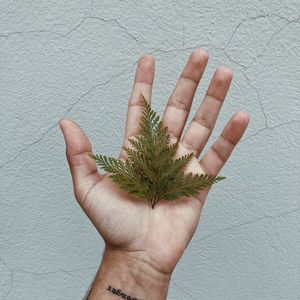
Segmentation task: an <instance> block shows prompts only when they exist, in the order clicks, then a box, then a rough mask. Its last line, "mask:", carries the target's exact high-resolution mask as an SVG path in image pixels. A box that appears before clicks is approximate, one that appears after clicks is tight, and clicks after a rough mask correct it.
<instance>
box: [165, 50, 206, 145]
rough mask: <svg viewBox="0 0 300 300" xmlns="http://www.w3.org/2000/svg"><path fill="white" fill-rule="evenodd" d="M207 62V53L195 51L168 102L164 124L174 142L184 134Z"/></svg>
mask: <svg viewBox="0 0 300 300" xmlns="http://www.w3.org/2000/svg"><path fill="white" fill-rule="evenodd" d="M207 61H208V53H207V52H206V51H204V50H202V49H197V50H195V51H193V53H192V54H191V55H190V57H189V60H188V62H187V64H186V65H185V67H184V69H183V71H182V73H181V75H180V78H179V79H178V81H177V83H176V86H175V89H174V91H173V93H172V95H171V96H170V98H169V100H168V103H167V106H166V109H165V112H164V115H163V119H162V122H163V124H164V125H165V126H167V127H168V130H169V133H170V135H171V137H172V138H173V139H174V141H177V140H178V139H179V138H180V136H181V134H182V131H183V128H184V125H185V122H186V120H187V118H188V115H189V112H190V109H191V105H192V102H193V98H194V95H195V92H196V89H197V87H198V84H199V81H200V79H201V77H202V75H203V73H204V70H205V67H206V64H207Z"/></svg>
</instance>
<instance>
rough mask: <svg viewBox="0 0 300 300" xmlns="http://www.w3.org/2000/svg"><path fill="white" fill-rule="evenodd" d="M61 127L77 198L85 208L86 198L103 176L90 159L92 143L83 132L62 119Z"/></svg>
mask: <svg viewBox="0 0 300 300" xmlns="http://www.w3.org/2000/svg"><path fill="white" fill-rule="evenodd" d="M59 126H60V128H61V130H62V133H63V135H64V138H65V142H66V155H67V160H68V163H69V167H70V171H71V175H72V180H73V188H74V193H75V197H76V199H77V201H78V203H79V204H80V205H81V207H83V208H84V204H85V198H86V196H87V194H88V193H89V191H90V190H91V189H92V187H94V186H95V185H96V184H97V183H98V182H100V181H101V179H102V176H101V175H100V174H99V173H98V171H97V166H96V163H95V161H94V160H93V159H92V158H91V157H89V155H88V153H89V152H92V147H91V143H90V141H89V140H88V138H87V137H86V135H85V134H84V132H83V130H82V129H81V128H80V127H79V126H78V125H77V124H76V123H75V122H73V121H71V120H69V119H62V120H61V121H60V122H59Z"/></svg>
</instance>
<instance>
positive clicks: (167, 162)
mask: <svg viewBox="0 0 300 300" xmlns="http://www.w3.org/2000/svg"><path fill="white" fill-rule="evenodd" d="M141 98H142V102H143V110H142V115H141V118H140V133H139V135H137V136H135V137H134V138H129V139H128V141H129V143H130V145H131V147H125V146H123V150H124V151H125V153H126V154H127V159H126V160H125V161H122V160H119V159H115V158H113V157H107V156H105V155H94V154H90V156H91V158H93V159H94V160H95V161H96V163H97V165H99V166H100V167H101V168H102V169H103V170H105V171H106V172H108V173H110V178H111V179H112V180H113V181H114V182H116V183H117V184H118V185H119V186H120V187H121V188H122V189H124V190H125V191H127V192H128V193H129V194H132V195H135V196H137V197H139V198H142V199H147V200H148V201H149V203H150V205H151V207H152V208H154V206H155V204H156V203H157V202H158V201H159V200H161V199H165V200H170V201H173V200H176V199H178V198H180V197H182V196H195V195H197V194H198V193H199V191H201V190H203V189H205V188H207V187H209V186H211V185H213V184H214V183H216V182H219V181H221V180H223V179H224V178H225V177H222V176H213V175H208V174H201V175H200V174H193V173H191V172H189V173H184V172H183V169H184V168H185V167H186V166H187V164H188V163H189V162H190V160H191V159H192V158H193V153H188V154H186V155H184V156H182V157H179V158H176V159H174V156H175V154H176V153H177V150H178V142H175V143H171V136H170V133H169V132H168V127H166V126H163V124H162V120H161V119H160V117H159V115H158V114H157V113H156V112H155V111H153V110H152V109H151V106H150V104H149V103H148V102H147V100H146V99H145V97H144V96H143V94H142V93H141Z"/></svg>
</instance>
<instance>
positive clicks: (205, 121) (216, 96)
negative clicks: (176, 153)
mask: <svg viewBox="0 0 300 300" xmlns="http://www.w3.org/2000/svg"><path fill="white" fill-rule="evenodd" d="M231 80H232V71H231V70H230V69H229V68H227V67H226V66H221V67H219V68H218V69H217V70H216V71H215V73H214V75H213V78H212V80H211V82H210V85H209V87H208V89H207V92H206V94H205V96H204V99H203V101H202V103H201V105H200V107H199V108H198V110H197V112H196V114H195V116H194V118H193V120H192V122H191V124H190V125H189V127H188V129H187V131H186V133H185V134H184V136H183V138H182V141H181V143H182V144H183V146H185V147H186V148H187V149H189V150H191V151H193V152H194V154H195V156H196V157H199V155H200V153H201V151H202V150H203V148H204V146H205V144H206V143H207V140H208V139H209V137H210V135H211V133H212V130H213V128H214V126H215V123H216V120H217V117H218V115H219V112H220V110H221V107H222V104H223V102H224V99H225V96H226V94H227V92H228V89H229V86H230V83H231Z"/></svg>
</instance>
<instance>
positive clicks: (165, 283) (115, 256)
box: [87, 248, 171, 300]
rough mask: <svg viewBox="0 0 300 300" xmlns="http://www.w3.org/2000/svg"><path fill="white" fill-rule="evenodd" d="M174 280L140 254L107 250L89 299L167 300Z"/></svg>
mask: <svg viewBox="0 0 300 300" xmlns="http://www.w3.org/2000/svg"><path fill="white" fill-rule="evenodd" d="M170 279H171V275H169V274H164V273H161V272H158V271H157V270H155V269H154V268H153V267H151V266H150V265H149V263H148V262H147V261H145V259H143V257H142V255H139V253H137V254H136V253H133V254H128V253H125V252H123V251H120V250H111V249H110V250H108V249H107V248H106V249H105V251H104V254H103V259H102V262H101V265H100V268H99V270H98V272H97V275H96V277H95V280H94V282H93V285H92V287H91V291H90V293H89V296H88V298H87V299H88V300H93V299H118V298H119V299H127V300H134V299H138V300H144V299H155V300H160V299H166V297H167V292H168V287H169V282H170Z"/></svg>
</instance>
